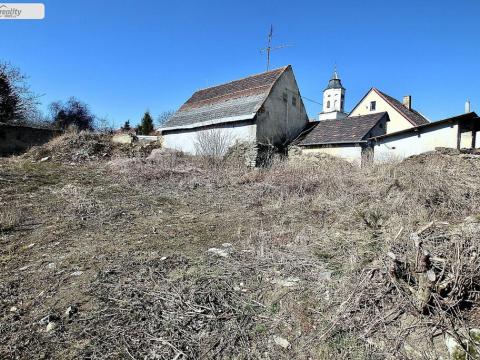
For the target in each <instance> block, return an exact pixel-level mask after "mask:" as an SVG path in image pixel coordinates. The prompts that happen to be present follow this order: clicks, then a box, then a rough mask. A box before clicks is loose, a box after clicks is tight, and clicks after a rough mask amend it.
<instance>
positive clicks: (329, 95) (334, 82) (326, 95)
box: [319, 66, 347, 120]
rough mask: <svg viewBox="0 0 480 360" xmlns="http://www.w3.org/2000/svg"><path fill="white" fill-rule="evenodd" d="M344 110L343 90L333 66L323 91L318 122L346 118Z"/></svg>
mask: <svg viewBox="0 0 480 360" xmlns="http://www.w3.org/2000/svg"><path fill="white" fill-rule="evenodd" d="M344 108H345V88H344V87H343V85H342V81H341V80H340V77H339V76H338V72H337V66H335V68H334V70H333V75H332V78H331V79H330V80H329V82H328V85H327V87H326V88H325V90H323V111H322V112H321V113H320V115H319V120H329V119H342V118H344V117H346V116H347V114H346V113H345V111H344Z"/></svg>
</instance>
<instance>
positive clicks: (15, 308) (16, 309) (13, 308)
mask: <svg viewBox="0 0 480 360" xmlns="http://www.w3.org/2000/svg"><path fill="white" fill-rule="evenodd" d="M17 311H18V308H17V307H16V306H12V307H11V308H10V312H17Z"/></svg>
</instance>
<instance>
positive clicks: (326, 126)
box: [295, 112, 389, 162]
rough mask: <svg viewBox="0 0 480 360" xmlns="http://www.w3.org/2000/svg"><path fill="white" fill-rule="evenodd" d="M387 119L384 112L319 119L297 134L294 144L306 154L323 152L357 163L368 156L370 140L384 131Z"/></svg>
mask: <svg viewBox="0 0 480 360" xmlns="http://www.w3.org/2000/svg"><path fill="white" fill-rule="evenodd" d="M388 121H389V116H388V113H386V112H382V113H376V114H368V115H363V116H354V117H348V118H344V119H340V120H322V121H318V122H316V124H314V125H312V128H311V129H309V130H307V131H306V133H304V134H303V135H300V136H299V137H298V139H297V140H296V141H295V145H297V146H299V147H300V148H301V149H302V153H303V154H305V155H312V154H318V153H322V154H329V155H334V156H338V157H341V158H344V159H346V160H348V161H352V162H357V161H358V162H360V161H361V160H362V159H365V158H366V157H369V155H370V152H371V142H370V140H369V139H370V138H371V137H376V136H380V135H383V134H385V127H386V124H387V122H388Z"/></svg>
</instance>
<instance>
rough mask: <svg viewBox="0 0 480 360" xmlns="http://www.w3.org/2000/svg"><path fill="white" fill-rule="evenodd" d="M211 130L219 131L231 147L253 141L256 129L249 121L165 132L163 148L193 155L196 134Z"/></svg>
mask: <svg viewBox="0 0 480 360" xmlns="http://www.w3.org/2000/svg"><path fill="white" fill-rule="evenodd" d="M211 130H214V131H219V132H220V133H221V134H222V136H225V137H227V138H228V140H229V142H230V143H231V145H233V144H234V143H235V142H236V141H242V142H243V141H245V142H246V141H255V136H256V132H257V127H256V125H255V124H253V122H252V121H249V122H235V123H225V124H218V125H212V126H208V127H204V128H195V129H181V130H172V131H166V132H164V133H163V134H162V140H163V146H164V147H166V148H169V149H175V150H180V151H183V152H185V153H187V154H192V155H195V153H196V150H195V143H196V142H197V136H198V135H197V134H198V133H202V132H205V131H211Z"/></svg>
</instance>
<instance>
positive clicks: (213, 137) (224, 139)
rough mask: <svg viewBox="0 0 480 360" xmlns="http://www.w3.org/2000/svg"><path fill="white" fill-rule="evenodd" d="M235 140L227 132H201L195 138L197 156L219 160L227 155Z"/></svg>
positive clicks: (218, 130)
mask: <svg viewBox="0 0 480 360" xmlns="http://www.w3.org/2000/svg"><path fill="white" fill-rule="evenodd" d="M233 140H234V138H233V136H232V135H231V134H230V133H229V132H228V131H226V130H221V129H210V130H204V131H199V132H198V133H197V135H196V136H195V142H194V146H195V152H196V154H197V155H201V156H208V157H212V158H219V157H222V156H224V155H225V153H226V152H227V150H228V149H229V147H230V146H231V145H232V143H233Z"/></svg>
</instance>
